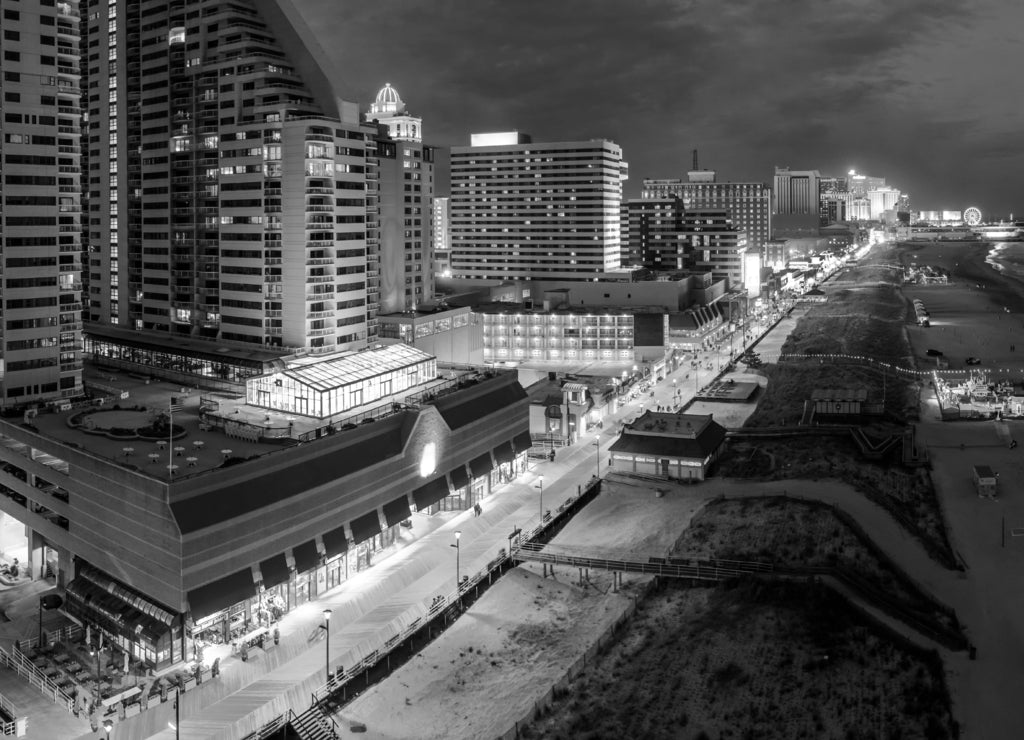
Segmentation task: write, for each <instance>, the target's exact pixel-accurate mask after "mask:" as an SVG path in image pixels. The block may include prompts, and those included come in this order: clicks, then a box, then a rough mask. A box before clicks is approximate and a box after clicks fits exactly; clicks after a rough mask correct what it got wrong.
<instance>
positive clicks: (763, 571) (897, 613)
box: [512, 542, 969, 650]
mask: <svg viewBox="0 0 1024 740" xmlns="http://www.w3.org/2000/svg"><path fill="white" fill-rule="evenodd" d="M591 552H594V554H593V555H588V554H585V553H583V552H582V551H581V550H578V549H577V550H576V551H569V549H568V548H552V547H551V546H544V545H540V544H537V543H533V542H527V543H524V544H522V545H520V546H519V547H516V548H513V550H512V558H513V559H515V560H520V561H532V562H539V563H551V564H552V565H563V566H569V567H573V568H583V569H589V568H594V569H595V570H608V571H617V572H620V573H621V572H624V573H644V574H646V575H652V576H661V577H666V578H689V579H694V580H705V581H721V580H725V579H728V578H739V577H741V576H760V577H769V578H772V577H775V578H814V577H830V578H834V579H836V580H837V581H839V582H841V583H843V584H844V585H845V586H847V587H848V588H849V589H850V590H851V591H853V592H855V593H856V594H857V595H858V596H860V597H861V598H862V599H864V600H865V601H866V602H868V603H870V604H872V605H874V606H876V607H877V608H879V609H880V610H882V611H884V612H885V613H886V614H888V615H890V616H891V617H893V618H895V619H898V620H900V621H902V622H903V623H904V624H906V625H907V626H909V627H912V628H913V629H915V630H917V631H918V632H920V633H921V634H923V635H926V636H928V637H930V638H931V639H933V640H935V641H936V642H938V643H940V644H942V645H945V646H946V647H947V648H949V649H950V650H966V649H967V648H968V646H969V645H968V642H967V638H966V637H965V636H964V634H963V633H962V632H961V631H960V630H959V628H958V624H959V623H958V622H957V620H956V615H955V614H954V613H953V612H952V610H950V609H949V608H948V607H946V606H945V605H944V604H940V603H939V602H936V601H934V599H928V602H929V603H928V607H929V608H931V609H933V610H934V611H937V612H940V613H942V614H944V615H946V616H947V617H948V618H951V619H952V623H953V625H955V626H952V627H951V626H948V625H944V624H942V623H940V622H936V621H935V620H933V619H930V618H929V615H928V614H927V613H924V612H922V611H921V610H920V609H917V608H914V607H912V606H910V605H908V604H905V603H903V602H901V601H899V600H898V599H894V598H892V597H891V596H890V595H889V594H888V593H886V592H885V591H884V590H883V589H881V588H879V587H878V586H876V585H875V584H873V583H871V582H870V581H868V580H867V579H865V578H863V577H862V576H861V575H860V574H859V573H856V572H854V571H852V570H850V569H849V568H844V567H842V566H831V565H787V566H780V565H776V564H774V563H770V562H761V561H749V560H705V559H697V558H671V557H667V558H660V557H648V558H647V559H646V560H636V559H618V558H606V557H598V556H599V555H602V554H604V553H601V552H599V551H597V552H595V551H591ZM910 584H911V585H915V584H913V582H910ZM918 590H920V589H918ZM923 593H924V592H922V594H923ZM926 598H927V597H926Z"/></svg>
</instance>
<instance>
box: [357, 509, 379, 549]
mask: <svg viewBox="0 0 1024 740" xmlns="http://www.w3.org/2000/svg"><path fill="white" fill-rule="evenodd" d="M379 532H380V518H379V517H378V516H377V510H376V509H374V510H373V511H371V512H369V513H367V514H363V515H362V516H360V517H356V518H355V519H353V520H352V537H353V538H355V541H356V542H357V543H359V542H364V541H366V540H368V539H370V538H371V537H373V536H374V535H375V534H378V533H379Z"/></svg>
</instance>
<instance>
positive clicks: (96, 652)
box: [89, 645, 103, 711]
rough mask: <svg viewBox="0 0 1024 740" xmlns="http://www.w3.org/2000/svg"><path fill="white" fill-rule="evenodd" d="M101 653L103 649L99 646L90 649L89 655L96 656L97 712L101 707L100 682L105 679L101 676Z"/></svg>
mask: <svg viewBox="0 0 1024 740" xmlns="http://www.w3.org/2000/svg"><path fill="white" fill-rule="evenodd" d="M100 652H101V649H100V647H99V645H97V646H96V647H95V648H89V654H90V655H95V656H96V708H97V711H99V706H100V681H101V680H102V679H103V677H102V675H101V674H100Z"/></svg>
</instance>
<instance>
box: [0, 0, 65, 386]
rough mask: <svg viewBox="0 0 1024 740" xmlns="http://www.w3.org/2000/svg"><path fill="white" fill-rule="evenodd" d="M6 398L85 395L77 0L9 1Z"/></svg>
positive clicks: (1, 273) (4, 59) (3, 127)
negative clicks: (46, 1)
mask: <svg viewBox="0 0 1024 740" xmlns="http://www.w3.org/2000/svg"><path fill="white" fill-rule="evenodd" d="M0 18H2V20H0V28H2V33H0V70H2V74H0V111H2V115H0V132H2V136H0V302H2V310H0V405H4V406H6V405H21V404H27V403H33V402H37V401H45V400H56V399H59V398H62V397H64V398H67V397H72V396H77V395H81V393H82V364H81V356H80V355H81V328H82V326H81V309H82V285H81V252H82V242H81V219H80V214H81V202H80V198H81V186H80V173H81V163H80V153H79V123H80V121H81V108H80V107H79V100H80V88H79V62H78V59H79V15H78V2H77V0H61V1H60V2H56V3H54V2H50V3H49V4H46V3H39V2H33V3H28V2H16V0H0Z"/></svg>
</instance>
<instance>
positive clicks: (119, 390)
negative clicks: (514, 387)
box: [7, 345, 493, 481]
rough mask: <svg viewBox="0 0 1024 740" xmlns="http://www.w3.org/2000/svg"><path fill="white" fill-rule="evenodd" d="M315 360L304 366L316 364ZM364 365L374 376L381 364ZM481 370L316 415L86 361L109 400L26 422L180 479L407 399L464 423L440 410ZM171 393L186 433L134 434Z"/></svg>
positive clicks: (160, 476) (91, 381) (94, 385)
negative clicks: (225, 426) (221, 422)
mask: <svg viewBox="0 0 1024 740" xmlns="http://www.w3.org/2000/svg"><path fill="white" fill-rule="evenodd" d="M391 347H398V348H401V349H399V350H398V352H402V349H406V350H410V351H411V352H413V353H416V355H417V356H420V355H424V356H426V357H428V358H429V357H430V356H429V355H426V354H425V353H422V352H420V351H419V350H416V349H415V348H412V347H408V346H407V345H391V346H390V347H388V348H386V349H391ZM363 354H366V353H363ZM339 359H345V358H339ZM420 361H422V360H420ZM314 367H315V366H311V367H309V368H303V370H309V371H313V370H314ZM366 370H367V372H369V373H370V374H371V375H376V374H378V372H379V366H372V367H368V368H366ZM492 372H493V371H492ZM476 375H478V373H477V371H475V370H446V371H445V377H444V378H440V377H439V378H436V379H433V380H431V381H430V382H427V383H422V384H420V385H417V386H415V387H413V388H411V389H410V390H409V391H407V392H405V393H403V394H401V396H400V397H399V396H395V397H389V398H385V399H378V400H376V401H375V402H374V403H372V404H366V406H365V407H357V408H355V409H351V410H349V411H348V412H346V413H345V414H339V415H336V416H335V417H331V418H328V419H318V418H314V417H309V416H302V415H298V414H288V413H284V412H279V411H273V410H268V409H265V408H262V407H257V406H251V405H248V404H247V403H246V401H245V397H244V395H242V394H234V393H230V392H226V391H225V392H222V391H200V390H199V389H198V388H196V387H194V386H193V387H182V386H181V385H180V384H176V383H171V382H169V381H164V380H160V379H157V378H151V377H147V376H144V375H141V374H136V373H128V372H123V371H111V370H108V369H106V368H102V367H97V366H96V365H95V364H94V363H89V362H87V363H86V364H85V368H84V370H83V378H84V382H85V384H86V386H87V387H88V388H90V389H91V390H93V392H94V393H98V394H99V395H104V396H107V398H108V400H107V401H105V402H104V404H103V405H102V406H98V405H97V404H96V402H95V401H83V402H80V403H79V404H76V407H75V408H72V409H71V410H67V411H59V410H53V411H40V412H39V413H38V415H36V416H35V417H34V418H31V419H28V420H27V421H28V423H29V425H30V428H31V429H32V430H33V431H36V432H37V433H38V434H40V435H42V436H43V437H46V438H49V439H52V440H54V441H56V442H58V443H61V444H64V445H67V446H70V447H74V448H76V449H78V450H81V451H83V452H85V453H87V454H90V455H93V456H96V457H99V458H103V459H105V460H107V461H108V462H112V463H114V464H116V465H118V466H120V467H123V468H125V469H127V470H132V471H135V472H137V473H141V474H142V475H145V476H148V477H151V478H153V479H156V480H163V481H167V480H175V481H178V480H183V479H186V478H192V477H194V476H199V475H203V474H205V473H208V472H211V471H214V470H218V469H220V468H222V467H224V465H225V463H228V464H231V462H237V461H238V460H237V459H234V458H238V459H248V458H252V457H258V456H262V455H266V454H268V453H273V452H277V451H280V450H281V449H285V448H288V447H294V446H296V445H298V444H300V441H299V439H300V438H308V437H310V436H312V435H315V434H316V432H317V430H318V429H319V430H322V429H323V428H324V427H325V426H327V425H331V424H333V425H335V426H338V427H340V428H347V427H350V428H355V426H356V425H361V424H363V423H367V422H368V421H372V420H374V419H375V418H379V416H380V415H381V414H385V415H386V414H392V413H396V409H395V408H394V407H395V405H396V404H397V406H398V407H399V409H398V410H400V408H401V407H402V406H404V405H407V401H408V402H409V403H412V404H413V405H418V404H421V403H427V402H429V403H433V404H434V405H437V406H438V407H439V410H440V411H441V413H442V416H444V415H445V414H446V413H448V414H449V415H451V416H452V417H453V418H452V420H451V421H452V422H453V423H458V421H459V419H456V418H455V416H458V415H459V413H460V409H459V405H458V404H455V403H454V399H453V400H451V401H448V402H447V404H448V406H450V407H451V409H450V410H448V409H447V407H446V409H441V408H440V407H441V405H442V404H441V402H442V401H444V400H445V399H447V394H448V393H449V391H452V390H455V389H457V388H458V387H460V386H459V384H460V383H461V384H465V382H466V381H467V380H470V379H471V377H473V376H476ZM427 396H430V398H429V399H428V398H427ZM172 399H173V402H174V403H175V404H176V406H177V407H179V408H175V410H174V412H173V423H174V427H175V428H176V429H177V430H178V431H179V432H183V434H179V436H178V438H177V439H174V440H171V441H168V440H167V439H166V438H163V437H160V438H156V437H153V438H141V437H139V436H137V435H133V436H128V435H129V434H132V432H133V430H136V429H144V428H146V427H148V426H150V425H152V424H153V423H154V422H155V421H156V420H157V419H158V418H159V417H160V416H161V415H164V414H167V413H168V408H169V406H170V404H171V403H172ZM201 404H205V405H206V406H207V407H209V406H210V405H214V406H215V407H217V414H218V415H220V416H227V417H229V418H231V419H232V420H237V421H239V422H242V423H243V424H248V425H251V426H257V427H266V428H268V429H273V430H280V431H281V432H282V436H281V437H278V438H274V439H265V440H263V441H253V440H248V439H241V438H239V437H237V436H231V437H229V436H227V434H225V433H224V432H223V431H222V430H217V429H211V428H209V427H208V426H207V425H206V424H203V423H201V421H200V405H201ZM83 415H84V416H83ZM460 418H461V417H460ZM22 421H23V419H22V418H21V417H15V418H8V419H7V422H8V423H11V424H19V423H22ZM285 430H287V432H285ZM15 444H20V443H15ZM229 461H230V462H229ZM169 466H174V467H173V468H169Z"/></svg>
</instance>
